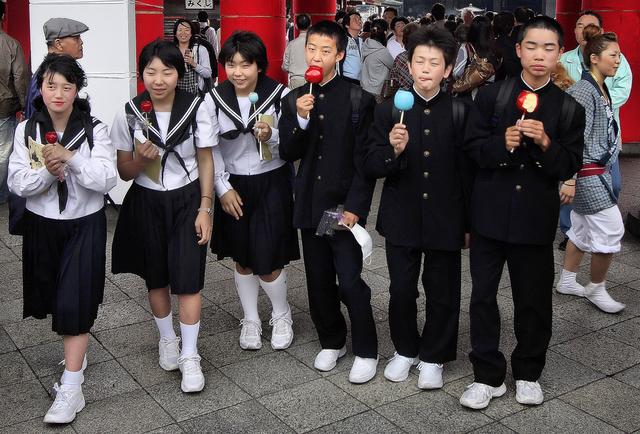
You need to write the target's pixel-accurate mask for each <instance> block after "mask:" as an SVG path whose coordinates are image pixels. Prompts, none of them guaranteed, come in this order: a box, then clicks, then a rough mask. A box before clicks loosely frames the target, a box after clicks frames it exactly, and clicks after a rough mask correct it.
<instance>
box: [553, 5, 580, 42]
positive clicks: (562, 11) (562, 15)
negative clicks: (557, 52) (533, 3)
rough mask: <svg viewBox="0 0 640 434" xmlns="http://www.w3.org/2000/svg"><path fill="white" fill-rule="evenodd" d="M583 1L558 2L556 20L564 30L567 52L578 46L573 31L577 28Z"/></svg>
mask: <svg viewBox="0 0 640 434" xmlns="http://www.w3.org/2000/svg"><path fill="white" fill-rule="evenodd" d="M581 3H582V0H556V20H558V22H559V23H560V25H561V26H562V29H563V30H564V46H565V50H573V49H574V48H575V47H576V45H578V44H577V42H576V37H575V34H574V32H573V29H574V28H575V27H576V21H578V15H579V14H580V5H581Z"/></svg>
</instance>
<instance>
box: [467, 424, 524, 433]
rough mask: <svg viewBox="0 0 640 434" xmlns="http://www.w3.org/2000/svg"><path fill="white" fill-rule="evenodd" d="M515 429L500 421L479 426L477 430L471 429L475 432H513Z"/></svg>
mask: <svg viewBox="0 0 640 434" xmlns="http://www.w3.org/2000/svg"><path fill="white" fill-rule="evenodd" d="M514 432H515V431H513V430H512V429H510V428H507V427H506V426H504V425H502V424H501V423H500V422H496V423H491V424H489V425H485V426H483V427H482V428H478V429H477V430H474V431H471V433H473V434H512V433H514Z"/></svg>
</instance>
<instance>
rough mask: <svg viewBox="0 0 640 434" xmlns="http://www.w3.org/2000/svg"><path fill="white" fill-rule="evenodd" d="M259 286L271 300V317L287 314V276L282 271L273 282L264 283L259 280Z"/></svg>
mask: <svg viewBox="0 0 640 434" xmlns="http://www.w3.org/2000/svg"><path fill="white" fill-rule="evenodd" d="M260 286H261V287H262V289H264V292H266V293H267V296H268V297H269V300H271V306H272V309H273V310H272V314H271V315H272V316H274V317H275V316H280V315H284V314H285V313H287V312H289V303H288V302H287V275H286V273H285V271H284V270H282V271H281V272H280V275H279V276H278V278H277V279H276V280H274V281H273V282H265V281H264V280H262V279H260Z"/></svg>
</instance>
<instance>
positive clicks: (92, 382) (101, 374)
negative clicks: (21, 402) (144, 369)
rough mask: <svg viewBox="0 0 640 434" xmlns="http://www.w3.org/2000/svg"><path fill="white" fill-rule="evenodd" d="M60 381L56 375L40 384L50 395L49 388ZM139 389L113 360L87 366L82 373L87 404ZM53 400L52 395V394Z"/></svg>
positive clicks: (83, 390)
mask: <svg viewBox="0 0 640 434" xmlns="http://www.w3.org/2000/svg"><path fill="white" fill-rule="evenodd" d="M59 380H60V376H59V375H58V374H54V375H50V376H48V377H43V378H41V379H40V382H41V383H42V385H43V386H44V387H45V389H48V390H49V392H50V393H51V394H52V389H51V387H52V386H53V384H54V383H56V382H58V381H59ZM136 389H140V386H139V385H138V383H136V382H135V380H134V379H133V377H132V376H131V375H129V373H128V372H127V371H125V370H124V368H123V367H122V366H120V364H119V363H118V362H116V361H115V360H108V361H106V362H101V363H96V364H92V365H89V366H88V367H87V369H86V370H85V371H84V383H83V385H82V393H83V394H84V399H85V401H86V402H87V403H90V402H94V401H99V400H102V399H106V398H109V397H111V396H115V395H120V394H123V393H126V392H132V391H134V390H136ZM52 398H53V394H52Z"/></svg>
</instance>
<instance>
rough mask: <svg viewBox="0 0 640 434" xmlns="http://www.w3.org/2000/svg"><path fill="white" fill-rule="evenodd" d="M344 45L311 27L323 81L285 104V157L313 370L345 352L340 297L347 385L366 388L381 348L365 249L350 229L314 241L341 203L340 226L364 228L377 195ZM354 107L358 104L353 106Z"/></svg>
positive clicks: (365, 105) (324, 27)
mask: <svg viewBox="0 0 640 434" xmlns="http://www.w3.org/2000/svg"><path fill="white" fill-rule="evenodd" d="M346 43H347V41H346V36H345V34H344V31H343V30H342V29H341V28H340V26H338V25H337V24H336V23H334V22H331V21H321V22H319V23H318V24H316V25H314V26H312V27H311V28H310V29H309V31H308V33H307V42H306V46H305V50H306V59H307V63H308V64H309V65H315V66H319V67H321V68H322V70H323V79H322V82H321V83H320V84H319V85H316V86H313V93H312V94H311V93H310V92H309V90H310V86H309V85H305V86H302V87H300V88H298V89H296V90H294V91H292V92H291V93H290V94H289V95H287V96H286V97H285V98H284V99H283V103H282V117H281V119H280V123H279V131H280V157H281V158H283V159H284V160H287V161H296V160H301V162H300V167H299V169H298V173H297V175H296V179H295V204H294V216H293V223H294V226H295V227H297V228H299V229H301V233H302V247H303V252H304V263H305V270H306V274H307V289H308V291H309V307H310V310H311V318H312V319H313V322H314V324H315V326H316V329H317V331H318V335H319V337H320V344H321V345H322V351H320V353H318V356H317V357H316V359H315V363H314V366H315V367H316V369H319V370H321V371H329V370H331V369H333V368H334V367H335V365H336V361H337V360H338V358H339V357H342V356H343V355H344V354H345V351H346V350H345V341H346V334H347V328H346V324H345V320H344V317H343V315H342V313H341V312H340V301H341V300H342V302H344V304H345V305H346V306H347V310H348V311H349V317H350V320H351V332H352V338H353V339H352V341H353V352H354V354H355V355H356V358H355V361H354V364H353V367H352V369H351V373H350V374H349V380H350V381H351V382H353V383H365V382H367V381H369V380H370V379H371V378H373V377H374V376H375V373H376V367H377V362H378V345H377V336H376V328H375V323H374V320H373V312H372V309H371V289H370V288H369V287H368V286H367V284H366V283H365V282H364V281H363V280H362V278H361V277H360V273H361V272H362V260H363V256H362V253H361V247H360V246H359V245H358V243H357V242H356V240H355V239H354V237H353V236H352V235H351V233H349V231H346V230H339V231H336V233H335V235H334V236H333V237H330V238H329V237H319V236H316V227H317V226H318V223H319V222H320V219H321V217H322V215H323V212H324V211H325V210H327V209H330V208H335V207H336V206H337V205H344V210H345V212H344V218H343V220H342V222H343V224H345V225H346V226H349V227H353V226H354V225H356V223H358V222H359V223H360V224H362V225H363V226H364V224H365V219H366V218H367V215H368V213H369V207H370V205H371V196H372V195H373V188H374V182H373V180H370V179H367V178H366V177H365V175H364V173H363V169H362V160H363V152H364V147H363V146H364V139H365V137H366V134H367V130H368V129H369V126H370V124H371V119H372V115H373V106H374V100H373V98H372V97H371V96H370V95H368V94H366V93H365V92H362V90H361V89H360V88H358V87H357V86H355V85H352V84H351V83H348V82H346V81H344V80H343V79H342V78H340V77H339V76H337V75H336V73H335V67H336V63H338V62H339V61H340V60H341V59H342V58H343V57H344V51H345V47H346ZM354 100H356V101H358V102H357V104H354V103H353V101H354ZM354 105H357V106H358V107H357V108H355V109H354ZM292 107H295V112H294V110H293V108H292ZM354 111H357V113H352V112H354ZM296 112H297V113H296ZM356 227H357V226H356ZM359 229H362V228H359ZM354 230H355V228H354ZM362 230H363V229H362ZM336 275H337V278H338V285H337V286H336V284H335V282H336Z"/></svg>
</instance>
